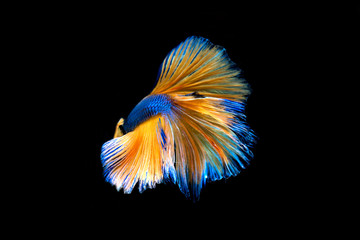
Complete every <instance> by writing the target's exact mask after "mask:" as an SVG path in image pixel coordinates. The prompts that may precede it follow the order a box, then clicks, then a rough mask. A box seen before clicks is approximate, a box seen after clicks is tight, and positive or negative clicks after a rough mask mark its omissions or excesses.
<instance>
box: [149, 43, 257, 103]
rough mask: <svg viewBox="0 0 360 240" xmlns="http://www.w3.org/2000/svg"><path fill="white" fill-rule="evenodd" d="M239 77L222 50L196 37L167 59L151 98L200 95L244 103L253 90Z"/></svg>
mask: <svg viewBox="0 0 360 240" xmlns="http://www.w3.org/2000/svg"><path fill="white" fill-rule="evenodd" d="M239 76H240V69H239V68H237V67H236V65H235V64H234V63H233V62H232V61H231V60H230V58H229V57H228V55H227V54H226V51H225V49H224V48H223V47H220V46H217V45H214V44H212V43H211V42H210V41H209V40H207V39H205V38H202V37H195V36H193V37H189V38H187V39H186V40H185V41H184V42H182V43H181V44H180V45H179V46H177V47H176V48H174V49H173V50H172V51H171V52H170V53H169V54H168V55H167V56H166V58H165V60H164V61H163V63H162V64H161V66H160V69H159V78H158V82H157V85H156V86H155V88H154V90H153V91H152V93H151V94H172V93H178V94H184V95H185V94H189V93H191V92H199V93H200V94H203V95H205V96H209V97H217V98H224V99H229V100H245V99H246V97H247V96H248V95H249V94H250V89H249V86H248V84H247V83H246V82H245V80H243V79H242V78H240V77H239Z"/></svg>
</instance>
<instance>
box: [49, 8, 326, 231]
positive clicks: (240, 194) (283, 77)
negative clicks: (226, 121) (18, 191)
mask: <svg viewBox="0 0 360 240" xmlns="http://www.w3.org/2000/svg"><path fill="white" fill-rule="evenodd" d="M160 7H161V8H160ZM150 8H151V10H150ZM322 12H325V13H326V9H325V8H324V9H323V8H317V9H316V10H314V9H313V8H312V6H304V5H296V4H293V5H289V6H286V5H280V4H278V5H276V4H273V3H272V4H270V3H265V4H263V3H262V4H260V5H258V4H257V3H252V4H249V3H248V4H243V3H240V4H239V3H238V4H237V5H236V6H232V5H223V4H220V5H214V6H207V7H206V8H195V7H193V6H183V7H181V8H180V7H178V6H177V7H171V6H170V7H167V8H164V6H149V9H147V7H146V6H142V8H141V9H138V8H135V7H133V6H132V7H130V6H125V5H124V6H116V7H113V6H109V7H104V6H102V7H99V8H97V6H92V7H91V8H86V7H84V8H83V9H80V10H79V9H77V10H76V12H75V14H74V16H75V19H71V20H70V21H68V22H67V24H66V25H65V26H66V27H64V28H65V29H63V30H62V31H63V32H66V34H65V35H62V34H56V33H55V34H54V36H53V37H55V38H57V41H56V47H58V51H59V52H60V55H61V56H62V57H63V58H61V59H62V60H61V64H60V67H57V68H56V69H57V70H58V71H59V74H58V76H59V79H58V80H57V87H58V89H60V90H64V91H63V92H61V93H60V97H61V101H63V100H65V101H67V102H68V104H67V105H66V107H65V112H66V113H67V114H65V115H62V116H61V118H64V120H65V122H66V123H69V124H68V125H67V126H70V127H69V128H70V129H71V133H70V134H68V136H67V138H66V141H65V144H64V148H63V149H69V148H70V150H67V151H65V152H66V154H68V153H69V154H71V157H70V158H69V156H68V155H66V157H64V159H66V160H67V161H64V165H65V166H66V168H67V172H69V174H64V176H62V178H61V179H60V183H59V185H60V186H61V185H62V181H63V180H64V181H66V182H69V184H67V185H66V187H63V188H62V190H58V191H57V193H56V197H59V198H60V199H63V201H64V202H66V203H69V204H70V205H72V206H75V207H73V208H71V211H70V214H71V215H73V214H74V212H76V210H77V209H82V210H85V211H84V212H82V214H86V215H91V216H97V217H96V218H95V219H97V220H99V219H102V217H103V218H106V217H107V216H109V215H110V216H112V217H114V218H115V219H116V220H115V223H117V224H118V225H119V226H121V225H122V224H124V223H125V222H129V221H131V222H133V223H137V224H138V225H139V226H140V225H143V224H147V223H150V222H152V220H153V221H154V223H159V221H158V220H159V219H161V223H162V224H164V223H168V224H171V223H172V221H173V220H175V219H180V218H183V217H184V218H186V221H188V222H187V224H188V225H189V226H191V225H193V224H198V223H201V222H204V223H209V222H214V221H216V222H219V221H220V222H221V221H224V220H226V221H230V219H233V217H235V220H232V222H233V224H234V225H235V226H237V225H238V224H240V222H244V221H248V222H250V224H252V223H253V224H254V225H255V226H257V225H258V224H259V222H263V223H265V225H266V223H274V221H275V220H274V218H276V219H277V220H278V221H281V222H282V223H287V224H288V225H292V221H290V219H296V218H297V216H300V215H304V213H308V211H309V209H311V207H314V206H315V208H317V207H318V206H319V202H318V201H315V200H314V195H315V194H317V192H318V191H321V186H320V185H317V184H318V183H316V184H315V183H313V182H312V180H310V179H311V173H310V171H309V169H311V165H310V164H309V161H310V160H309V156H310V155H311V154H309V151H311V150H309V149H310V143H308V142H306V141H303V137H301V136H304V135H305V138H309V136H312V135H309V134H310V133H308V132H307V125H305V124H304V123H305V122H307V121H313V120H315V117H312V115H311V114H312V112H310V111H311V110H310V108H307V106H306V103H307V99H308V97H309V96H310V95H312V94H314V88H313V87H314V86H315V85H316V84H318V83H321V82H322V81H324V80H323V79H321V78H317V75H315V73H314V72H313V71H312V68H313V67H314V66H316V68H320V66H318V63H317V62H316V61H317V60H318V59H319V58H318V57H319V55H321V54H322V53H323V52H322V51H323V50H324V49H323V43H324V41H323V40H324V38H323V37H322V34H323V33H324V34H325V32H326V31H327V30H328V28H329V26H328V24H327V23H328V22H327V18H323V15H321V14H320V13H322ZM62 17H63V18H62V19H66V17H67V16H66V15H65V16H62ZM57 25H58V26H60V27H62V26H63V24H62V21H59V22H58V23H57ZM192 35H197V36H202V37H205V38H208V39H209V40H210V41H211V42H213V43H214V44H217V45H221V46H223V47H225V48H226V50H227V53H228V55H229V57H230V58H231V59H232V60H233V61H234V62H235V63H237V65H238V66H239V67H240V68H241V69H242V70H243V77H244V78H245V79H246V80H247V81H248V82H249V84H250V86H251V88H252V90H253V92H252V95H251V96H250V97H249V99H248V104H247V108H246V115H247V118H248V122H249V125H250V126H251V127H252V129H253V130H254V131H255V133H256V134H257V136H258V138H259V139H258V144H257V145H256V146H255V148H254V155H255V157H254V159H253V161H252V162H251V164H250V166H249V167H248V168H247V169H246V170H244V171H243V172H242V173H240V174H239V175H238V176H236V177H231V178H229V179H226V180H221V181H216V182H210V183H208V184H207V185H206V186H205V187H204V188H203V189H202V192H201V195H200V201H198V202H195V203H193V202H192V201H191V200H187V199H186V198H185V196H184V195H183V194H182V193H181V192H180V190H179V189H178V187H177V186H176V185H170V184H159V185H157V187H156V188H155V189H148V190H146V191H145V192H143V193H142V194H140V193H139V192H138V190H137V187H135V188H134V190H133V192H132V193H131V194H130V195H126V194H124V193H123V192H122V191H120V192H117V191H116V189H115V188H114V187H113V186H111V185H110V184H109V183H106V182H105V181H104V178H103V172H102V171H103V170H102V167H101V162H100V150H101V146H102V144H103V143H105V142H106V141H108V140H110V139H111V138H112V137H113V134H114V130H115V125H116V123H117V121H118V120H119V119H120V118H121V117H124V118H125V117H127V115H128V114H129V113H130V111H131V110H132V109H133V107H134V106H135V105H136V104H137V103H138V102H139V101H140V100H141V99H142V98H144V97H145V96H146V95H148V94H149V93H150V92H151V90H152V89H153V87H154V85H155V82H156V76H157V73H158V68H159V66H160V64H161V63H162V61H163V59H164V57H165V56H166V55H167V54H168V52H169V51H170V50H172V48H174V47H175V46H177V45H178V44H179V43H180V42H182V41H183V40H185V39H186V38H187V37H189V36H192ZM64 55H65V57H64ZM63 69H66V70H65V71H62V70H63ZM315 94H316V92H315ZM299 95H301V96H305V97H299ZM61 104H62V103H61ZM305 112H306V114H304V113H305ZM56 117H58V115H56ZM315 124H316V122H315ZM310 138H311V137H310ZM70 145H71V147H70ZM299 149H300V150H299ZM304 149H306V150H305V151H304ZM309 185H311V186H312V187H311V188H310V187H309ZM314 186H315V187H314ZM98 214H100V215H98ZM275 216H276V217H275ZM155 219H156V221H155ZM288 219H289V221H288V222H287V220H288ZM142 221H144V222H142ZM226 224H227V222H226V223H225V225H226ZM294 225H295V224H294Z"/></svg>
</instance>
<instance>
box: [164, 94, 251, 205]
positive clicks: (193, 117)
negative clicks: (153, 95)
mask: <svg viewBox="0 0 360 240" xmlns="http://www.w3.org/2000/svg"><path fill="white" fill-rule="evenodd" d="M172 99H173V102H174V108H173V112H172V115H171V116H170V117H169V118H168V119H167V121H169V124H168V125H170V126H171V130H172V136H174V143H175V145H176V152H175V158H176V173H177V180H178V185H179V187H180V189H181V191H182V192H183V193H184V194H185V195H186V196H187V197H190V198H192V199H194V200H197V199H198V198H199V196H200V191H201V188H202V187H203V185H204V184H205V183H206V182H207V181H214V180H219V179H222V178H227V177H230V176H235V175H237V174H238V173H239V172H240V171H241V169H244V168H245V167H246V166H247V164H248V163H249V161H250V159H251V158H252V152H251V150H250V147H251V146H252V144H253V143H254V142H255V136H254V134H253V132H252V131H251V129H250V128H249V127H248V125H247V124H246V123H245V121H244V120H245V119H243V116H244V115H243V110H244V105H243V104H241V103H239V102H235V101H231V100H224V99H220V98H213V97H206V98H196V97H194V96H191V95H190V96H184V95H172Z"/></svg>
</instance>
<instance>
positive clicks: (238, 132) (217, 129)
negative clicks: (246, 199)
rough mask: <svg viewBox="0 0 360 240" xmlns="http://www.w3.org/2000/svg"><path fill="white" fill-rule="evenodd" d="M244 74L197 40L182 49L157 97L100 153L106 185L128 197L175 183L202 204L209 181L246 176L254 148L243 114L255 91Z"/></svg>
mask: <svg viewBox="0 0 360 240" xmlns="http://www.w3.org/2000/svg"><path fill="white" fill-rule="evenodd" d="M240 73H241V71H240V69H239V68H238V67H237V66H236V65H235V63H233V62H232V61H231V60H230V58H229V57H228V55H227V54H226V51H225V49H224V48H223V47H220V46H217V45H214V44H212V43H211V42H210V41H209V40H207V39H205V38H202V37H194V36H193V37H189V38H187V39H186V40H185V41H184V42H182V43H180V44H179V46H177V47H176V48H174V49H173V50H172V51H171V52H170V53H169V54H168V55H167V56H166V58H165V60H164V61H163V63H162V64H161V66H160V69H159V76H158V81H157V84H156V86H155V88H154V89H153V91H152V92H151V93H150V94H149V95H148V96H146V97H145V98H144V99H143V100H142V101H140V103H138V104H137V105H136V106H135V108H134V109H133V110H132V111H131V112H130V114H129V116H128V117H127V118H126V119H125V120H124V119H120V121H119V123H118V124H117V127H116V131H115V135H114V138H113V139H112V140H110V141H108V142H106V143H105V144H104V145H103V146H102V151H101V160H102V165H103V168H104V175H105V178H106V180H107V181H108V182H110V183H111V184H112V185H114V186H115V187H116V188H117V190H120V189H124V193H131V191H132V190H133V188H134V187H135V186H136V184H138V188H139V191H140V192H143V191H144V190H146V189H148V188H154V187H155V186H156V184H159V183H162V182H168V181H170V182H173V183H175V184H177V185H178V186H179V188H180V190H181V191H182V192H183V193H184V194H185V196H186V197H188V198H191V199H193V200H198V199H199V197H200V192H201V189H202V187H203V186H204V185H205V184H206V182H209V181H215V180H219V179H222V178H228V177H230V176H235V175H237V174H238V173H240V171H241V170H242V169H244V168H246V166H247V165H248V164H249V161H250V160H251V159H252V158H253V153H252V151H251V149H252V147H253V145H254V144H255V142H256V140H255V139H256V137H255V134H254V132H253V131H252V130H251V128H250V127H249V125H248V124H247V122H246V116H245V114H244V110H245V105H246V99H247V97H248V96H249V94H250V87H249V85H248V83H247V82H246V81H245V79H243V78H241V77H240ZM120 128H122V130H121V129H120Z"/></svg>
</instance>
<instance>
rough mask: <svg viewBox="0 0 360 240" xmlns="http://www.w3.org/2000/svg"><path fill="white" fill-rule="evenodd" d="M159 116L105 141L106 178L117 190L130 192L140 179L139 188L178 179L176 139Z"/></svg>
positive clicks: (141, 190)
mask: <svg viewBox="0 0 360 240" xmlns="http://www.w3.org/2000/svg"><path fill="white" fill-rule="evenodd" d="M168 136H169V128H168V127H167V126H164V120H163V118H162V117H161V116H160V115H157V116H154V117H151V118H150V119H148V120H147V121H145V122H143V123H141V124H140V125H139V126H138V127H137V128H136V129H135V130H134V131H132V132H129V133H127V134H125V135H123V136H121V137H118V138H114V139H112V140H110V141H108V142H106V143H105V144H104V145H103V147H102V152H101V160H102V164H103V167H104V174H105V176H106V180H107V181H108V182H110V183H111V184H113V185H115V186H116V188H117V190H120V189H122V188H123V189H124V193H131V191H132V190H133V188H134V186H135V185H136V183H137V182H139V191H140V192H143V191H144V190H145V189H147V188H154V187H155V185H156V184H157V183H160V182H162V181H163V179H164V177H165V178H169V179H170V180H171V181H175V170H174V163H173V160H174V158H173V156H171V154H170V153H171V151H173V150H172V146H173V145H174V144H173V141H172V140H171V139H172V138H170V137H168Z"/></svg>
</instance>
